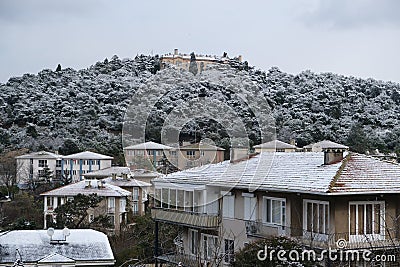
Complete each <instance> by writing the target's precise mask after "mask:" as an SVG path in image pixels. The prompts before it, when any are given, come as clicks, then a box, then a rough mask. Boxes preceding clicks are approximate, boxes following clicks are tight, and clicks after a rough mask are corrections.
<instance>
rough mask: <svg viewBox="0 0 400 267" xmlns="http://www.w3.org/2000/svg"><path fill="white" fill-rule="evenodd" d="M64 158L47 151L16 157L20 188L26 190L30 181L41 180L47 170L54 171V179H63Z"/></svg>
mask: <svg viewBox="0 0 400 267" xmlns="http://www.w3.org/2000/svg"><path fill="white" fill-rule="evenodd" d="M62 157H63V156H62V155H59V154H58V153H52V152H47V151H39V152H33V153H29V154H26V155H21V156H18V157H16V158H15V159H16V161H17V182H18V186H19V187H21V188H26V187H28V184H29V182H30V181H35V180H40V178H41V177H43V176H44V175H45V171H46V170H45V169H46V168H48V169H49V170H50V171H52V175H53V178H55V179H59V178H61V175H62V164H61V162H62V159H63V158H62Z"/></svg>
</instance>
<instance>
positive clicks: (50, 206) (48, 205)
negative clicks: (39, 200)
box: [47, 197, 54, 210]
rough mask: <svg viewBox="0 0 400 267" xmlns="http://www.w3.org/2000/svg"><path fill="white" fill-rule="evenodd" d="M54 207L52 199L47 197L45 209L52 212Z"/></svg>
mask: <svg viewBox="0 0 400 267" xmlns="http://www.w3.org/2000/svg"><path fill="white" fill-rule="evenodd" d="M53 206H54V197H47V209H48V210H52V209H53Z"/></svg>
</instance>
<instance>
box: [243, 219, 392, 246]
mask: <svg viewBox="0 0 400 267" xmlns="http://www.w3.org/2000/svg"><path fill="white" fill-rule="evenodd" d="M245 226H246V234H247V235H248V236H252V237H261V238H263V237H271V236H288V237H292V238H295V239H297V240H298V241H299V243H301V244H303V245H305V246H307V247H312V248H319V249H328V248H331V249H370V250H379V249H398V248H400V239H399V237H398V236H390V235H381V234H360V235H350V234H349V233H329V234H323V233H313V232H309V231H307V230H305V229H300V228H293V227H283V226H280V225H268V224H265V223H262V222H259V221H246V222H245Z"/></svg>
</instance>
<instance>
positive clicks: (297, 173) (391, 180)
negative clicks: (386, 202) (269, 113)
mask: <svg viewBox="0 0 400 267" xmlns="http://www.w3.org/2000/svg"><path fill="white" fill-rule="evenodd" d="M346 153H347V152H346ZM346 153H345V154H346ZM153 181H154V183H155V185H156V186H157V185H158V184H160V183H161V184H162V183H176V184H202V185H215V186H221V187H236V188H242V189H249V190H251V191H252V190H256V189H259V190H268V191H279V192H303V193H311V194H338V193H348V194H350V193H356V192H357V193H369V192H374V191H379V192H383V193H384V192H388V193H390V192H400V166H399V165H398V164H393V163H388V162H383V161H380V160H379V159H374V158H372V157H368V156H366V155H361V154H356V153H350V154H348V156H346V158H344V159H343V160H342V161H340V162H338V163H334V164H329V165H324V153H323V152H289V153H285V152H276V153H265V152H264V153H260V154H258V155H256V156H254V157H252V158H250V159H248V160H245V161H241V162H238V163H231V162H230V161H224V162H221V163H216V164H208V165H204V166H201V167H197V168H192V169H188V170H184V171H180V172H176V173H172V174H168V175H165V176H163V177H160V178H156V179H154V180H153ZM182 186H184V185H182Z"/></svg>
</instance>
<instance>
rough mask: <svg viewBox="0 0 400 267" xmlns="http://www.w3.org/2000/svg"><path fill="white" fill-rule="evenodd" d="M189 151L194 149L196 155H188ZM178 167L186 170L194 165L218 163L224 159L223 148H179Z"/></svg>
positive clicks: (177, 153) (177, 152)
mask: <svg viewBox="0 0 400 267" xmlns="http://www.w3.org/2000/svg"><path fill="white" fill-rule="evenodd" d="M187 151H193V152H192V153H194V155H187ZM176 155H177V158H178V159H177V162H178V165H177V167H178V168H179V169H180V170H185V169H189V168H193V167H198V166H202V165H205V164H209V163H218V162H222V161H224V151H223V150H202V149H201V148H200V150H199V149H195V148H193V149H183V148H180V149H177V151H176Z"/></svg>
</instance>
